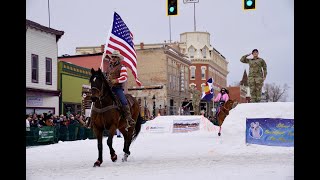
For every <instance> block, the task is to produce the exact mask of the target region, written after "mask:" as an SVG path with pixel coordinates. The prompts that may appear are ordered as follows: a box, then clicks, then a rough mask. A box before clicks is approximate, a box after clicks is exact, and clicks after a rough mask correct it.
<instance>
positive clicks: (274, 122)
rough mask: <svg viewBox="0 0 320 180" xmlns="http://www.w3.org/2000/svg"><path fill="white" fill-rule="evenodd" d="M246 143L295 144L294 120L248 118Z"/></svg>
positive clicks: (288, 145)
mask: <svg viewBox="0 0 320 180" xmlns="http://www.w3.org/2000/svg"><path fill="white" fill-rule="evenodd" d="M246 143H250V144H260V145H268V146H287V147H290V146H294V120H293V119H280V118H247V120H246Z"/></svg>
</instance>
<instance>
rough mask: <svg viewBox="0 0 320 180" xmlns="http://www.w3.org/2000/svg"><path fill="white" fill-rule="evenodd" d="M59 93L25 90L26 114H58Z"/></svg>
mask: <svg viewBox="0 0 320 180" xmlns="http://www.w3.org/2000/svg"><path fill="white" fill-rule="evenodd" d="M59 95H60V91H52V90H43V89H35V88H27V89H26V114H42V113H52V114H56V113H59V106H58V104H59Z"/></svg>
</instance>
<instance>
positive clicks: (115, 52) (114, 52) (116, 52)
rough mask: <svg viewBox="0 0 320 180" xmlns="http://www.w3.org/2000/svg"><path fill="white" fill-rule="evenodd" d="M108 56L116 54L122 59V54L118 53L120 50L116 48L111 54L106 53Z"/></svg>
mask: <svg viewBox="0 0 320 180" xmlns="http://www.w3.org/2000/svg"><path fill="white" fill-rule="evenodd" d="M108 56H109V57H110V58H112V57H113V56H116V57H119V58H120V60H122V59H123V56H122V55H121V54H120V51H118V50H114V51H113V52H112V54H108Z"/></svg>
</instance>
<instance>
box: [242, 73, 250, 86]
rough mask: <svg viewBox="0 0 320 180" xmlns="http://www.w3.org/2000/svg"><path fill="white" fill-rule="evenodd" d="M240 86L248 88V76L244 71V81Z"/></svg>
mask: <svg viewBox="0 0 320 180" xmlns="http://www.w3.org/2000/svg"><path fill="white" fill-rule="evenodd" d="M240 85H244V86H248V75H247V71H246V70H244V72H243V76H242V80H241V81H240Z"/></svg>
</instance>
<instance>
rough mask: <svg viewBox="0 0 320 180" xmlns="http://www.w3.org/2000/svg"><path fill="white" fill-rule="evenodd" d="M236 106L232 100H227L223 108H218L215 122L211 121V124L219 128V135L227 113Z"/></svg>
mask: <svg viewBox="0 0 320 180" xmlns="http://www.w3.org/2000/svg"><path fill="white" fill-rule="evenodd" d="M235 105H236V103H235V101H234V100H231V99H229V100H228V101H227V102H226V103H224V105H223V106H221V107H220V111H219V113H218V115H217V120H216V121H213V124H214V125H216V126H219V133H218V135H219V136H220V135H221V126H222V124H223V122H224V119H225V118H226V117H227V116H228V115H229V111H230V110H231V109H232V108H234V107H235Z"/></svg>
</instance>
